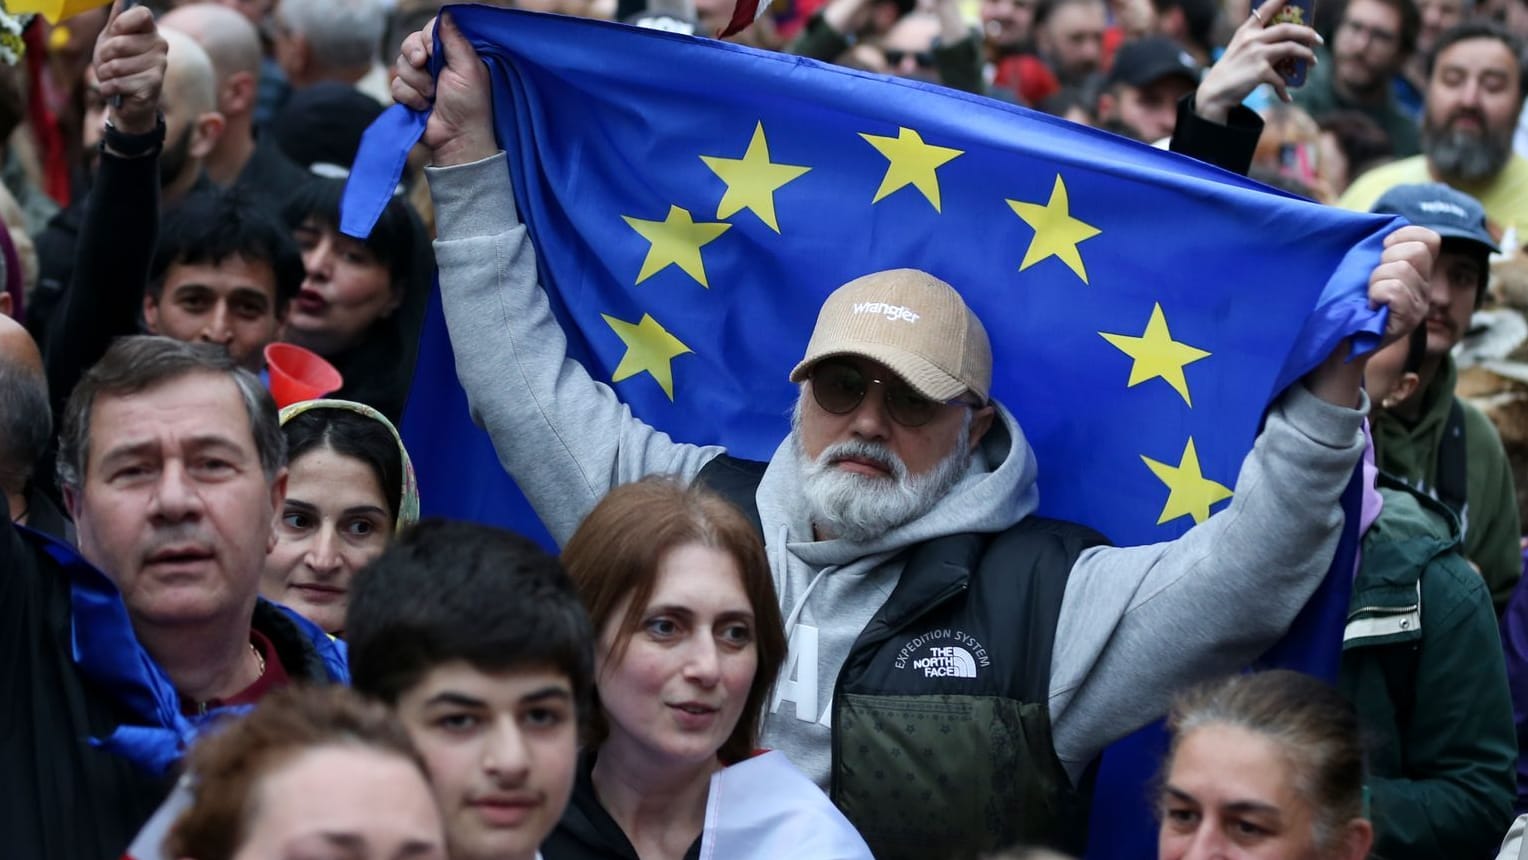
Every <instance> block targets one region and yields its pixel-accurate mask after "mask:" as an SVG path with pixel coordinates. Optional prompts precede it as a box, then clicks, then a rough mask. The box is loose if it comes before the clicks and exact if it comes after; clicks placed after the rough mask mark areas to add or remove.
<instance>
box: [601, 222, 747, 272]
mask: <svg viewBox="0 0 1528 860" xmlns="http://www.w3.org/2000/svg"><path fill="white" fill-rule="evenodd" d="M621 218H622V220H624V221H625V222H626V223H627V224H630V225H631V229H633V230H635V231H637V232H638V233H641V234H642V238H644V239H646V240H647V241H649V242H651V243H652V247H650V248H648V249H647V258H646V259H644V260H643V261H642V271H641V272H640V273H638V275H637V283H639V284H640V283H642V282H643V281H645V280H647V279H648V278H651V277H652V276H653V275H656V274H658V273H659V272H661V271H663V270H664V269H665V268H667V267H668V266H670V265H674V266H678V267H679V268H681V269H683V270H684V271H685V273H686V274H688V275H689V276H690V277H692V278H694V279H695V280H697V281H699V282H700V285H701V286H703V287H705V288H706V289H710V288H711V285H710V284H708V283H706V266H705V264H704V263H702V262H701V260H700V249H701V248H703V247H705V246H706V245H707V244H709V243H710V242H711V241H713V240H714V239H716V237H717V236H720V235H721V234H723V233H725V232H727V231H728V230H731V229H732V225H731V224H712V223H708V222H705V221H702V222H699V223H696V221H695V219H694V218H693V217H691V216H690V211H689V210H688V209H681V208H680V207H678V206H670V207H669V211H668V217H667V218H665V219H663V220H662V221H644V220H642V219H641V218H633V217H631V216H630V215H622V216H621Z"/></svg>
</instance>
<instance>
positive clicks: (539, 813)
mask: <svg viewBox="0 0 1528 860" xmlns="http://www.w3.org/2000/svg"><path fill="white" fill-rule="evenodd" d="M398 715H399V717H400V718H402V720H403V723H404V725H405V726H407V727H408V731H409V734H410V736H412V737H413V739H414V744H415V745H416V746H418V747H419V751H420V753H422V754H423V755H424V760H425V764H427V765H428V766H429V770H430V779H431V781H432V782H433V783H434V788H435V798H436V800H437V801H438V802H439V803H440V811H441V815H442V817H444V818H445V822H446V840H447V842H448V843H449V846H450V855H451V858H452V860H530V858H532V857H534V856H535V854H536V849H537V847H538V846H539V845H540V844H541V842H542V840H544V839H545V838H546V836H547V834H548V833H551V832H552V828H553V827H555V826H556V825H557V820H558V819H559V818H561V817H562V811H563V808H564V807H566V806H567V804H568V796H569V794H570V793H571V792H572V790H573V779H574V770H575V768H576V766H577V757H578V720H577V713H576V709H575V704H574V699H573V687H572V684H571V683H569V681H568V678H567V676H566V675H564V674H563V673H562V672H560V671H558V670H556V669H552V668H549V667H534V668H521V669H514V670H509V671H505V672H495V673H489V672H483V671H481V670H479V669H477V668H475V667H474V666H472V665H471V664H470V663H467V662H466V661H463V660H456V661H452V662H450V663H443V664H441V665H439V666H437V667H435V668H434V669H433V670H431V671H430V673H429V674H427V675H425V676H424V678H423V679H422V680H421V681H420V682H419V683H418V684H416V685H414V686H413V687H412V688H411V689H409V690H408V691H407V692H406V693H404V694H403V695H402V696H401V697H400V698H399V699H398Z"/></svg>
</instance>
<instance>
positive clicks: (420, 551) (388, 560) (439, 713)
mask: <svg viewBox="0 0 1528 860" xmlns="http://www.w3.org/2000/svg"><path fill="white" fill-rule="evenodd" d="M345 630H346V639H347V642H348V644H349V646H350V667H351V671H352V673H353V678H352V682H353V684H354V686H355V688H356V689H357V690H360V691H361V692H363V693H366V694H368V695H372V696H376V697H377V698H380V699H381V700H382V701H384V702H386V703H387V704H389V705H391V706H392V707H394V708H395V709H396V710H397V712H398V715H399V717H400V718H401V719H402V721H403V723H404V725H405V726H406V727H407V728H408V730H409V734H410V736H411V737H412V738H413V740H414V743H415V745H416V746H418V747H419V750H420V752H421V753H422V754H423V756H424V759H425V763H426V764H427V765H428V767H429V772H430V779H431V781H432V782H433V784H434V789H435V797H436V800H437V801H438V802H439V804H440V807H441V814H442V817H443V818H444V819H445V822H446V840H447V844H448V845H449V848H450V855H451V857H452V860H531V858H533V857H537V856H539V855H538V854H537V850H536V849H537V846H538V845H540V844H541V841H542V840H543V839H545V838H546V835H547V834H548V833H550V832H551V830H552V828H553V827H554V826H555V825H556V824H557V821H558V819H560V818H561V817H562V812H563V808H564V807H565V806H567V802H568V797H569V794H570V793H571V791H572V787H573V779H574V770H575V765H576V761H577V755H578V728H579V724H580V722H581V720H582V719H583V717H584V716H585V715H586V714H587V713H588V710H589V707H590V705H591V702H592V699H593V685H594V652H593V645H594V633H593V631H592V629H591V628H590V625H589V619H588V616H587V615H586V614H585V612H584V609H583V606H582V605H581V604H580V603H579V600H578V596H577V594H576V593H575V592H574V590H573V586H572V583H571V582H570V581H569V580H568V577H567V575H566V574H565V573H563V571H562V567H561V565H559V564H558V562H557V560H556V559H555V558H553V557H552V556H550V555H548V554H547V553H546V552H544V551H543V550H542V549H541V548H540V547H538V546H536V544H534V543H532V542H531V541H529V540H527V539H525V538H523V537H519V536H518V535H513V534H510V533H508V532H504V531H500V530H498V529H493V528H489V527H487V526H480V525H474V524H471V523H453V522H444V521H440V520H426V521H424V522H421V523H420V524H419V525H418V526H415V527H414V528H412V529H409V530H408V531H406V532H404V533H403V534H402V535H401V536H400V537H399V538H398V539H397V540H396V541H395V542H394V543H393V544H392V545H391V546H390V547H389V548H388V549H387V551H386V552H385V553H383V554H382V556H381V557H380V558H378V559H377V560H376V561H375V562H374V563H373V564H372V565H371V567H369V568H367V570H366V572H365V573H364V574H363V575H362V576H360V577H358V578H357V580H356V583H355V586H354V590H353V592H352V594H351V599H350V607H349V610H348V612H347V616H346V625H345Z"/></svg>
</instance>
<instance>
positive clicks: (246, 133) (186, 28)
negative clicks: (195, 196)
mask: <svg viewBox="0 0 1528 860" xmlns="http://www.w3.org/2000/svg"><path fill="white" fill-rule="evenodd" d="M159 26H160V27H162V28H164V29H167V30H176V31H179V32H181V33H185V34H186V35H187V36H190V37H191V38H192V39H193V40H195V41H196V43H197V44H199V45H201V46H202V49H203V50H204V51H205V52H206V54H207V56H208V58H209V59H210V60H211V62H212V71H213V78H214V88H215V91H216V97H217V111H218V113H220V114H222V115H223V133H222V136H221V137H219V138H218V139H217V142H216V143H215V144H214V145H213V147H212V150H211V151H210V152H209V153H208V154H207V157H206V159H205V162H204V164H205V168H206V171H207V176H208V178H209V179H211V180H212V181H213V182H214V183H216V184H217V185H220V186H222V187H224V188H227V187H230V186H232V187H237V188H239V189H242V190H245V191H248V192H250V193H252V194H255V195H257V196H260V197H262V199H263V201H264V202H266V203H268V204H270V206H271V207H272V208H273V210H274V211H277V213H278V214H279V209H280V206H281V204H282V203H283V202H284V197H283V195H284V194H285V192H286V191H287V190H288V189H290V188H292V187H294V186H295V185H296V184H298V183H300V182H302V181H304V180H305V179H306V177H307V173H306V172H305V171H303V169H302V168H300V167H298V166H297V165H296V164H295V163H293V161H292V160H291V159H290V158H287V156H286V155H285V154H284V153H283V152H282V151H281V149H280V147H278V146H277V145H276V142H275V139H274V138H272V137H269V136H267V137H262V138H257V137H256V134H255V103H256V100H257V95H258V92H257V91H258V88H259V81H260V58H261V54H260V35H259V33H258V32H257V31H256V30H255V27H254V25H253V24H251V23H250V22H249V19H248V18H246V17H244V16H243V15H240V14H239V13H238V12H236V11H234V10H233V9H231V8H229V7H227V6H224V5H222V4H219V3H189V4H186V5H183V6H178V7H176V8H175V9H172V10H171V11H169V12H168V13H166V14H165V15H164V16H163V17H161V18H160V19H159Z"/></svg>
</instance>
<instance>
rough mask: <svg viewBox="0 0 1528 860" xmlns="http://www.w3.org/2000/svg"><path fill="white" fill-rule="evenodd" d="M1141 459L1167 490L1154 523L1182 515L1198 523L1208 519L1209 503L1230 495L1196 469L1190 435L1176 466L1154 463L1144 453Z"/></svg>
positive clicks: (1196, 463) (1197, 457) (1222, 499)
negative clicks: (1160, 512)
mask: <svg viewBox="0 0 1528 860" xmlns="http://www.w3.org/2000/svg"><path fill="white" fill-rule="evenodd" d="M1141 459H1142V460H1144V461H1146V466H1147V468H1149V469H1151V471H1152V474H1154V475H1156V476H1157V478H1158V479H1159V480H1160V481H1161V482H1162V483H1164V484H1166V485H1167V489H1168V490H1169V491H1170V492H1169V493H1168V495H1167V504H1166V505H1163V506H1162V516H1160V517H1158V518H1157V525H1162V524H1163V523H1166V522H1171V521H1173V520H1175V519H1177V518H1178V517H1181V516H1184V515H1185V514H1186V515H1188V516H1191V517H1193V518H1194V522H1195V523H1202V522H1204V521H1205V520H1207V519H1209V517H1210V506H1211V505H1213V504H1215V503H1216V502H1220V501H1224V500H1226V499H1229V498H1231V491H1230V490H1229V489H1227V488H1226V487H1225V485H1223V484H1217V483H1216V482H1214V481H1211V480H1210V479H1208V478H1206V477H1205V476H1204V473H1202V472H1200V471H1199V452H1197V451H1195V450H1194V437H1192V436H1190V437H1189V438H1188V445H1186V446H1185V447H1184V448H1183V458H1182V459H1181V460H1179V461H1178V465H1176V466H1169V465H1168V464H1166V463H1161V462H1158V461H1156V460H1153V459H1151V458H1150V457H1147V456H1145V455H1144V454H1143V455H1142V456H1141Z"/></svg>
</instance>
